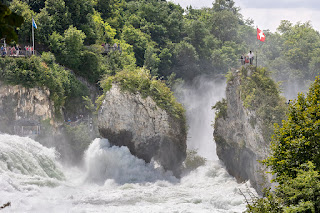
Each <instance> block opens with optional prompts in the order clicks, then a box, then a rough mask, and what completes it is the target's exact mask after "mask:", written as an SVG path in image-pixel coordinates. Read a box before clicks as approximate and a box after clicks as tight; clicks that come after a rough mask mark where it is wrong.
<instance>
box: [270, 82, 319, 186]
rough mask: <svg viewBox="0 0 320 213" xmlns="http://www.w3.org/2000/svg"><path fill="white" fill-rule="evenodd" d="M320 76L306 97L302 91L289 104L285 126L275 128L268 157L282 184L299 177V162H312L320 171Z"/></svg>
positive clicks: (278, 180)
mask: <svg viewBox="0 0 320 213" xmlns="http://www.w3.org/2000/svg"><path fill="white" fill-rule="evenodd" d="M319 102H320V79H319V77H317V78H316V80H315V82H314V83H313V84H312V86H311V87H310V89H309V92H308V93H307V95H306V97H305V96H304V95H303V94H299V96H298V98H297V100H296V101H295V102H294V103H293V104H291V105H290V108H289V113H288V120H287V121H284V122H283V127H279V126H277V127H276V130H275V135H274V137H273V139H272V145H271V150H272V153H271V156H270V157H269V158H268V159H266V160H265V163H266V165H267V166H269V167H270V168H271V169H272V171H273V173H275V174H277V177H276V181H277V182H279V183H280V184H281V183H283V182H284V181H285V179H286V178H287V177H292V178H294V177H296V175H297V171H296V169H298V168H299V166H300V165H302V164H304V163H307V162H308V161H311V162H312V163H313V164H314V166H315V169H316V170H317V171H319V170H320V158H319V154H320V146H319V143H318V142H319V140H320V134H319V131H318V130H319V127H320V116H319V115H320V114H319Z"/></svg>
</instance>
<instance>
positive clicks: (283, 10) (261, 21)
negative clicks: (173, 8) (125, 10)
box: [171, 0, 320, 32]
mask: <svg viewBox="0 0 320 213" xmlns="http://www.w3.org/2000/svg"><path fill="white" fill-rule="evenodd" d="M171 1H172V2H174V3H177V4H180V5H181V6H182V7H184V8H185V7H186V6H189V5H192V7H194V8H201V7H212V3H213V2H214V0H171ZM234 1H235V3H236V6H238V7H240V8H241V11H240V13H241V14H242V15H243V16H244V18H251V19H253V20H254V25H255V26H258V27H259V28H261V29H262V30H266V29H269V30H271V31H272V32H275V31H276V29H277V27H278V26H279V24H280V21H281V20H289V21H291V22H292V23H294V24H296V23H297V22H298V21H300V22H306V21H309V20H310V21H311V24H312V26H313V27H314V28H315V29H316V30H317V31H320V0H234Z"/></svg>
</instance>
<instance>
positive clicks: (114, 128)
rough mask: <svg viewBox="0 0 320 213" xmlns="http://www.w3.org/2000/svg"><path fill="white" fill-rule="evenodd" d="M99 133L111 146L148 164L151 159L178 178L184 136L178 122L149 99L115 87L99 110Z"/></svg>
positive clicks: (182, 159) (183, 149) (113, 86)
mask: <svg viewBox="0 0 320 213" xmlns="http://www.w3.org/2000/svg"><path fill="white" fill-rule="evenodd" d="M98 125H99V132H100V134H101V136H103V137H105V138H108V139H109V141H110V143H111V144H112V145H117V146H127V147H128V148H129V150H130V152H131V153H132V154H133V155H135V156H137V157H138V158H141V159H143V160H145V161H146V162H150V160H151V159H152V158H154V159H155V160H156V161H158V162H159V163H160V164H161V165H162V166H163V167H164V168H165V169H168V170H172V171H173V172H174V173H175V174H177V175H178V173H179V171H178V170H179V167H180V165H181V164H182V162H183V161H184V159H185V157H186V133H185V132H184V131H183V128H182V126H181V125H184V124H182V123H181V122H180V121H179V119H176V118H174V117H172V116H170V115H169V114H168V113H167V112H166V111H165V110H163V109H160V108H159V107H158V106H157V105H156V103H155V102H154V101H153V100H152V98H151V97H147V98H145V99H143V98H142V97H141V95H140V94H139V93H137V94H132V93H128V92H123V91H121V90H120V87H119V86H117V85H116V84H113V85H112V88H111V89H110V91H108V92H107V93H106V96H105V99H104V101H103V103H102V106H101V108H100V111H99V121H98Z"/></svg>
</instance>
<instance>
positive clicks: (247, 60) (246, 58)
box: [240, 51, 254, 65]
mask: <svg viewBox="0 0 320 213" xmlns="http://www.w3.org/2000/svg"><path fill="white" fill-rule="evenodd" d="M253 59H254V54H253V52H252V51H250V52H249V53H248V55H241V56H240V61H241V65H246V64H250V65H252V64H253Z"/></svg>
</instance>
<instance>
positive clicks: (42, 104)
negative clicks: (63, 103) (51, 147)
mask: <svg viewBox="0 0 320 213" xmlns="http://www.w3.org/2000/svg"><path fill="white" fill-rule="evenodd" d="M49 96H50V92H49V90H45V89H41V88H25V87H23V86H20V85H16V86H11V85H7V84H4V83H3V82H1V81H0V119H1V121H0V122H1V124H2V125H1V126H0V128H1V129H0V131H4V132H11V131H12V125H13V123H14V121H17V120H22V119H27V120H33V121H41V120H44V119H50V118H52V116H53V106H52V102H50V99H49Z"/></svg>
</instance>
